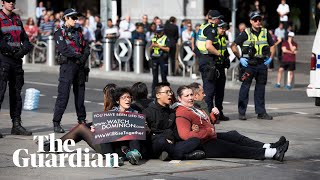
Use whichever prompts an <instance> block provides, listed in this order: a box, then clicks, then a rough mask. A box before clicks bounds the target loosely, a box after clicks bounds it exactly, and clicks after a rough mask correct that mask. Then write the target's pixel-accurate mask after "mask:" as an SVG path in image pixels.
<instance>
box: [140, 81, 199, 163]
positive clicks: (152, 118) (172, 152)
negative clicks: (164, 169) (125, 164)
mask: <svg viewBox="0 0 320 180" xmlns="http://www.w3.org/2000/svg"><path fill="white" fill-rule="evenodd" d="M154 91H155V96H156V100H155V101H154V102H153V103H150V104H149V106H148V107H147V108H146V109H145V110H143V114H144V115H145V118H146V121H147V123H148V126H149V128H150V130H151V132H150V133H149V135H148V136H147V139H148V140H150V141H151V144H152V149H153V152H154V157H159V159H161V160H169V159H190V160H191V159H202V158H204V156H205V154H204V152H203V151H194V150H195V149H196V148H197V147H198V146H199V145H200V140H199V139H198V138H190V139H186V141H179V140H180V139H179V136H178V134H177V131H176V124H175V112H174V110H173V109H170V107H169V105H170V104H171V99H172V95H173V92H172V90H171V88H170V84H169V83H167V82H162V83H159V84H157V85H156V87H155V90H154Z"/></svg>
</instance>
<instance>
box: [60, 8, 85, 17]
mask: <svg viewBox="0 0 320 180" xmlns="http://www.w3.org/2000/svg"><path fill="white" fill-rule="evenodd" d="M63 14H64V15H63V17H68V16H83V15H82V14H81V13H79V12H77V11H76V10H75V9H72V8H70V9H67V10H65V11H64V13H63Z"/></svg>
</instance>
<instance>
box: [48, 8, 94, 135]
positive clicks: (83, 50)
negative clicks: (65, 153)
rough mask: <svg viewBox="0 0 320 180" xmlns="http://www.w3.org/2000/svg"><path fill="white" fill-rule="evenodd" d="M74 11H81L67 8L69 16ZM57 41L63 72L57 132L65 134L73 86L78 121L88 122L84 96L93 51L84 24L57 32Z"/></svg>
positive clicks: (58, 97)
mask: <svg viewBox="0 0 320 180" xmlns="http://www.w3.org/2000/svg"><path fill="white" fill-rule="evenodd" d="M72 12H74V13H72ZM70 13H71V15H76V14H77V13H76V11H75V10H74V9H68V10H66V11H65V16H66V14H67V15H68V14H70ZM71 15H70V16H71ZM54 40H55V42H56V47H57V48H58V51H59V64H60V74H59V85H58V96H57V99H56V104H55V108H54V115H53V123H54V131H55V132H59V133H63V132H64V130H63V129H62V128H61V126H60V122H61V119H62V115H63V113H64V111H65V109H66V107H67V104H68V100H69V94H70V90H71V85H72V86H73V93H74V101H75V107H76V112H77V116H78V122H79V123H84V122H85V119H86V109H85V106H84V97H85V81H86V73H88V68H86V67H85V64H86V61H87V59H88V56H89V54H90V50H89V46H88V45H87V44H86V43H85V40H84V37H83V34H82V29H81V28H80V27H66V26H62V27H61V28H58V29H57V30H56V31H55V33H54Z"/></svg>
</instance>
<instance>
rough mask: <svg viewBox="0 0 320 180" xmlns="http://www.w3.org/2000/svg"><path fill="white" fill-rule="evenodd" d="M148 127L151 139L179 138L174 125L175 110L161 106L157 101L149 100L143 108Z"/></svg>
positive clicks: (173, 139)
mask: <svg viewBox="0 0 320 180" xmlns="http://www.w3.org/2000/svg"><path fill="white" fill-rule="evenodd" d="M143 114H144V115H145V117H146V121H147V123H148V126H149V128H150V129H151V133H150V134H151V139H152V140H154V139H155V138H158V137H165V138H166V139H169V140H171V141H177V140H179V139H180V138H179V135H178V132H177V127H176V123H175V120H176V114H175V111H174V110H172V109H170V108H169V106H166V107H163V106H161V105H160V104H159V103H158V102H151V103H150V104H149V106H148V107H147V108H146V109H145V110H143Z"/></svg>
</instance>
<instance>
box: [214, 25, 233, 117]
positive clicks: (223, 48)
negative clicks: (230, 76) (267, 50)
mask: <svg viewBox="0 0 320 180" xmlns="http://www.w3.org/2000/svg"><path fill="white" fill-rule="evenodd" d="M228 27H229V25H228V24H227V23H226V22H224V21H223V20H220V22H219V24H218V25H217V32H216V36H215V39H214V41H213V46H214V47H215V48H216V49H217V50H218V51H219V52H220V54H221V56H214V62H215V68H216V74H215V76H216V77H215V79H214V80H213V81H210V82H211V83H213V84H214V89H213V91H214V92H213V94H214V99H215V107H217V108H218V109H219V112H220V113H219V118H218V120H221V121H227V120H229V117H227V116H225V115H224V114H223V112H222V109H223V106H222V102H223V99H224V89H225V84H226V74H225V68H227V69H228V68H229V67H230V60H229V59H228V57H229V53H228V51H227V39H228V37H227V36H226V30H227V29H228Z"/></svg>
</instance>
